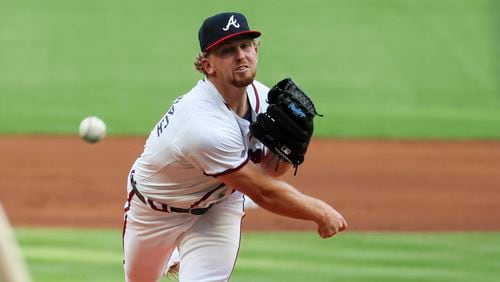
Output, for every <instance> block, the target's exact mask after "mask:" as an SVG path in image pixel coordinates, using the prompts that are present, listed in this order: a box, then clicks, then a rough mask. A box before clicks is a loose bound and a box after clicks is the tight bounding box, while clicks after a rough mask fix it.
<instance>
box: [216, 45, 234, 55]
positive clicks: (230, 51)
mask: <svg viewBox="0 0 500 282" xmlns="http://www.w3.org/2000/svg"><path fill="white" fill-rule="evenodd" d="M235 51H236V48H235V47H233V46H227V47H224V48H221V49H220V50H219V56H221V57H226V56H229V55H231V54H233V53H234V52H235Z"/></svg>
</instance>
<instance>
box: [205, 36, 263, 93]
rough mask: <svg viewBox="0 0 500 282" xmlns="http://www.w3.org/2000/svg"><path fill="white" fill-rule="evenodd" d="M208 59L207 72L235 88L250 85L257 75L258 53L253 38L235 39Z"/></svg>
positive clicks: (213, 52)
mask: <svg viewBox="0 0 500 282" xmlns="http://www.w3.org/2000/svg"><path fill="white" fill-rule="evenodd" d="M211 52H212V54H210V56H209V57H208V58H207V60H208V61H209V64H208V66H207V67H206V68H205V71H206V72H207V74H208V75H210V76H212V77H214V78H215V79H218V80H221V81H222V82H223V83H227V84H230V85H232V86H234V87H238V88H241V87H246V86H248V85H250V84H251V83H252V82H253V80H254V79H255V75H256V74H257V61H258V51H257V46H255V44H254V41H253V40H252V39H251V38H248V37H243V38H235V39H232V40H228V42H225V43H222V44H221V45H220V46H218V47H216V49H214V50H213V51H211Z"/></svg>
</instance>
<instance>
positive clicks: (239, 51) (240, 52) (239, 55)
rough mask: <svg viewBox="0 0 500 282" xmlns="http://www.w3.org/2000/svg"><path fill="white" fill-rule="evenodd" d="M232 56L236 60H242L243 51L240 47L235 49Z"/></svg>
mask: <svg viewBox="0 0 500 282" xmlns="http://www.w3.org/2000/svg"><path fill="white" fill-rule="evenodd" d="M234 55H235V57H236V59H243V58H244V57H245V51H244V50H243V49H242V48H241V47H236V51H235V54H234Z"/></svg>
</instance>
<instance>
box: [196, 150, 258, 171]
mask: <svg viewBox="0 0 500 282" xmlns="http://www.w3.org/2000/svg"><path fill="white" fill-rule="evenodd" d="M249 159H250V158H248V154H247V158H246V160H245V161H244V162H242V163H241V164H240V165H239V166H237V167H235V168H230V169H228V170H225V171H223V172H220V173H216V174H208V173H206V172H203V174H205V175H206V176H212V177H217V176H221V175H225V174H228V173H231V172H235V171H238V170H239V169H240V168H242V167H243V166H244V165H245V164H246V163H247V162H248V160H249Z"/></svg>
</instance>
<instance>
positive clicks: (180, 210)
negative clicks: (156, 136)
mask: <svg viewBox="0 0 500 282" xmlns="http://www.w3.org/2000/svg"><path fill="white" fill-rule="evenodd" d="M130 184H132V193H134V194H135V195H136V196H137V198H139V200H141V202H143V203H144V204H146V205H149V206H150V207H151V208H152V209H153V210H156V211H162V212H169V213H172V212H174V213H189V214H193V215H202V214H204V213H206V212H207V211H208V210H209V209H210V208H211V207H212V206H213V205H214V204H210V205H209V206H208V207H204V208H198V207H192V208H189V209H184V208H176V207H171V206H169V205H167V204H164V203H158V202H155V201H153V200H151V199H148V198H146V197H145V196H144V195H143V194H142V193H141V192H139V190H137V187H136V182H135V180H134V171H132V172H131V173H130Z"/></svg>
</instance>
